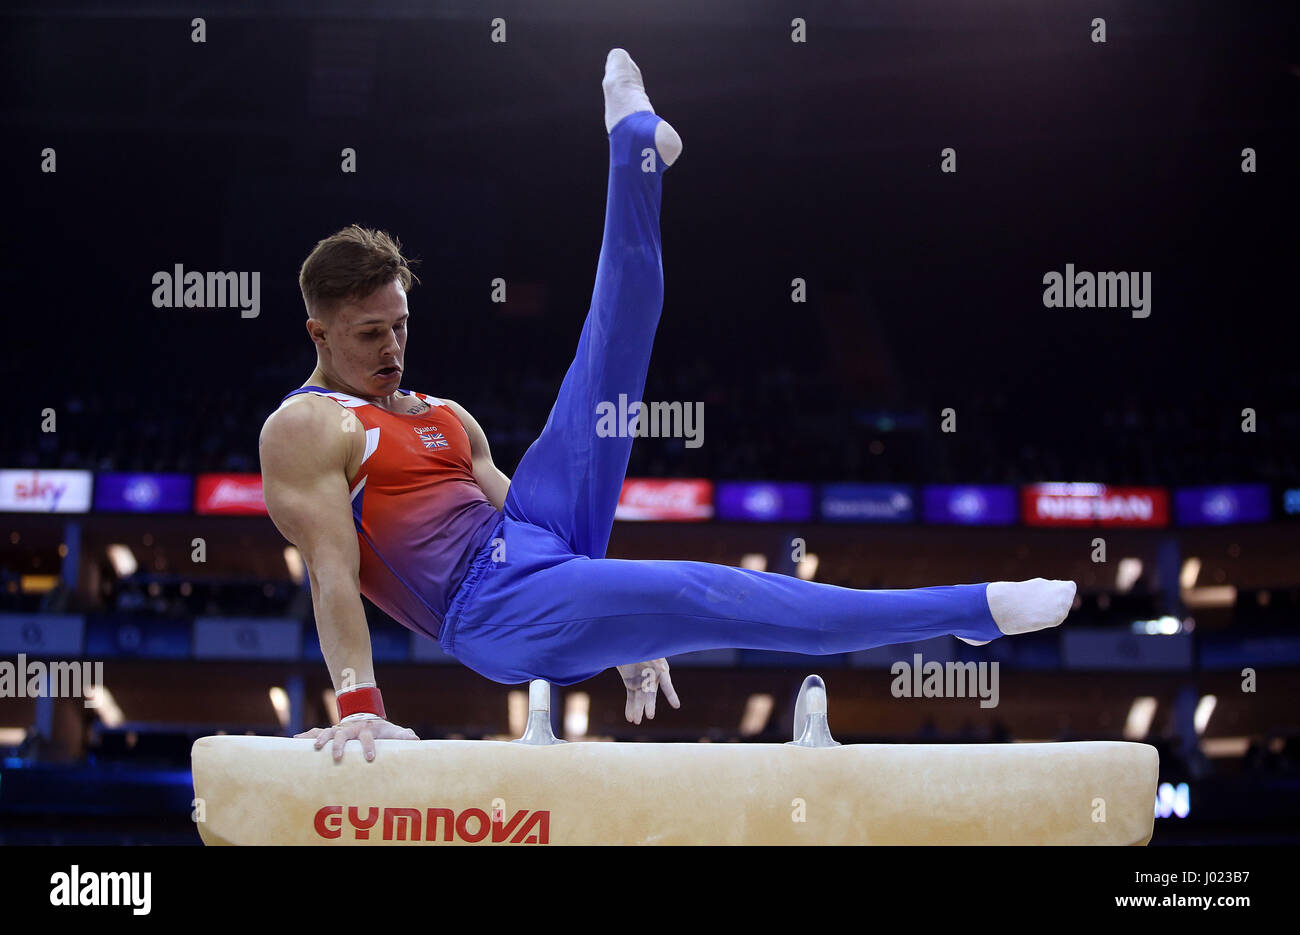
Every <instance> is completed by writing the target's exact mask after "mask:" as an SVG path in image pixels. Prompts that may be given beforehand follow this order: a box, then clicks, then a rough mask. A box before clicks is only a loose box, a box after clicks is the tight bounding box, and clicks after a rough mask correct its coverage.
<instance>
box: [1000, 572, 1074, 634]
mask: <svg viewBox="0 0 1300 935" xmlns="http://www.w3.org/2000/svg"><path fill="white" fill-rule="evenodd" d="M1075 590H1076V586H1075V583H1074V582H1073V581H1048V580H1047V579H1046V578H1033V579H1031V580H1029V581H993V582H990V583H989V586H988V591H987V597H988V602H989V613H991V614H992V615H993V622H994V623H996V624H997V625H998V629H999V630H1001V631H1002V632H1003V633H1005V634H1007V635H1008V636H1014V635H1015V634H1017V633H1029V632H1031V631H1033V630H1046V629H1047V628H1048V627H1056V626H1060V625H1061V623H1062V621H1064V620H1065V615H1066V614H1068V613H1069V612H1070V606H1071V605H1072V604H1073V603H1074V592H1075Z"/></svg>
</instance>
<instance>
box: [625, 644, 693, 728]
mask: <svg viewBox="0 0 1300 935" xmlns="http://www.w3.org/2000/svg"><path fill="white" fill-rule="evenodd" d="M618 674H619V675H621V676H623V685H624V687H625V688H627V706H626V707H625V708H624V709H623V716H624V717H626V718H627V719H628V721H629V722H630V723H632V724H640V723H641V715H642V713H644V714H645V716H646V717H648V718H650V719H651V720H654V716H655V699H656V698H657V697H658V694H659V687H660V686H663V690H664V697H665V698H667V699H668V703H669V704H671V705H672V706H673V707H674V708H680V707H681V706H682V703H681V702H680V701H678V700H677V692H675V691H674V690H673V680H672V677H671V676H669V674H668V660H667V659H652V660H651V661H649V662H635V663H632V664H630V665H625V666H619V667H618Z"/></svg>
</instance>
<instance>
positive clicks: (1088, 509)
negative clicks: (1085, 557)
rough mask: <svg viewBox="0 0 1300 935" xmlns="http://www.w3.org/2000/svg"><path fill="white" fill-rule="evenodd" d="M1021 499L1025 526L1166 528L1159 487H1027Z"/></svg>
mask: <svg viewBox="0 0 1300 935" xmlns="http://www.w3.org/2000/svg"><path fill="white" fill-rule="evenodd" d="M1021 496H1022V504H1023V507H1024V510H1023V512H1024V520H1025V524H1026V525H1028V526H1168V525H1169V493H1168V491H1166V490H1165V489H1164V488H1161V487H1110V486H1107V485H1106V484H1030V485H1028V486H1026V487H1024V488H1022V493H1021Z"/></svg>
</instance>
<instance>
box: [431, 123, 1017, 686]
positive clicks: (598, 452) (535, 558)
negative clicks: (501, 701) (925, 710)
mask: <svg viewBox="0 0 1300 935" xmlns="http://www.w3.org/2000/svg"><path fill="white" fill-rule="evenodd" d="M659 120H660V118H659V117H658V116H656V115H654V114H652V113H650V112H648V111H643V112H640V113H635V114H631V115H629V116H628V117H625V118H624V119H623V120H622V121H620V122H619V123H618V124H617V125H616V126H615V127H614V129H613V130H612V131H611V132H610V135H609V154H610V166H609V189H608V195H607V197H606V202H605V232H604V240H603V242H602V244H601V249H600V261H599V263H598V265H597V267H596V286H595V289H594V291H593V293H592V300H591V308H590V310H589V311H588V313H587V320H586V323H585V324H584V325H583V328H582V336H581V338H579V340H578V351H577V354H576V355H575V356H574V359H573V363H572V364H571V365H570V367H569V370H568V373H567V374H565V377H564V382H563V384H562V385H561V387H560V392H559V396H558V397H557V399H556V401H555V405H554V407H553V408H552V409H551V414H550V417H549V418H548V419H547V420H546V427H545V428H544V429H543V430H542V434H541V435H540V436H539V437H538V438H537V440H536V441H535V442H533V444H532V445H531V446H530V447H529V449H528V451H527V452H526V453H525V454H524V457H523V459H522V460H521V461H520V463H519V467H518V469H517V470H516V471H515V473H514V476H513V478H512V479H511V482H510V491H509V493H508V495H507V496H506V502H505V505H504V509H503V511H502V512H503V516H502V519H501V522H500V524H499V526H498V528H497V529H496V531H495V532H494V533H493V536H492V540H493V541H490V542H489V543H488V544H487V545H486V546H484V547H483V549H482V550H480V552H479V554H478V555H476V556H475V557H474V559H473V561H472V562H471V564H470V568H469V572H468V573H467V575H466V577H465V579H464V580H463V581H462V583H461V585H460V587H459V588H458V589H457V591H456V594H455V595H454V596H453V598H452V602H451V605H450V607H449V609H448V612H447V616H446V618H445V619H444V621H443V627H442V631H441V632H440V633H439V637H438V642H439V644H440V645H441V646H442V648H443V649H444V650H445V651H446V652H448V653H450V654H451V655H453V656H455V657H456V658H457V659H459V660H460V661H461V662H463V663H465V664H466V665H467V666H469V667H470V668H471V669H474V670H475V671H476V672H479V673H480V674H482V675H485V676H487V677H488V678H490V679H492V680H493V681H497V682H503V683H507V684H510V683H517V682H525V681H528V680H529V679H533V678H543V679H547V680H548V681H550V682H553V683H555V684H557V685H572V684H574V683H576V682H580V681H584V680H585V679H588V678H591V677H592V676H594V675H597V674H598V673H600V672H602V671H604V670H605V669H608V668H610V667H611V666H616V665H623V664H625V663H635V662H643V661H645V660H648V659H657V658H659V657H661V656H672V655H674V654H677V653H684V652H691V651H694V650H701V649H725V648H737V649H766V650H781V651H785V652H795V653H807V654H815V655H821V654H827V653H842V652H850V651H853V650H859V649H870V648H871V647H873V646H883V645H886V644H889V643H899V642H907V641H911V640H923V639H928V638H930V637H935V636H942V635H945V634H953V635H956V636H965V637H968V638H970V639H975V640H992V639H997V638H998V637H1000V636H1001V635H1002V632H1001V631H1000V630H999V629H998V628H997V625H996V624H995V623H994V622H993V617H992V615H991V614H990V613H989V608H988V602H987V599H986V598H985V589H986V587H987V585H985V584H968V585H954V586H950V587H934V588H917V589H914V590H902V591H859V590H855V589H852V588H840V587H834V586H832V585H827V584H817V583H814V582H810V581H803V580H800V579H798V578H792V577H789V576H786V575H778V574H771V573H768V572H758V571H747V570H744V569H740V568H732V567H729V566H725V565H712V564H708V563H705V562H671V561H625V560H618V559H607V558H605V557H604V556H605V549H606V547H607V545H608V544H609V535H610V530H611V528H612V527H613V523H614V509H615V507H616V506H617V504H618V498H619V493H620V491H621V490H622V486H623V479H624V475H625V474H626V472H627V463H628V458H629V456H630V454H631V450H632V442H633V438H632V437H631V435H630V433H619V434H620V435H626V436H627V437H618V436H617V435H610V434H609V433H604V435H603V436H602V435H601V434H598V433H597V422H598V416H597V406H598V404H600V403H602V402H607V403H613V404H614V405H615V406H616V407H617V405H618V399H619V394H626V397H627V399H628V400H640V399H641V396H642V393H643V392H644V389H645V379H646V371H647V369H648V367H649V364H650V351H651V348H652V346H653V344H654V335H655V329H656V328H657V326H658V324H659V313H660V311H661V309H662V308H663V297H664V285H663V284H664V279H663V265H662V255H661V247H660V239H659V204H660V197H661V194H662V182H663V172H664V169H665V167H664V165H663V162H662V160H661V159H660V158H659V154H658V151H657V150H656V149H655V145H654V131H655V127H656V126H657V125H658V123H659Z"/></svg>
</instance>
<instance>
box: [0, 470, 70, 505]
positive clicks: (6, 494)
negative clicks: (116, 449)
mask: <svg viewBox="0 0 1300 935" xmlns="http://www.w3.org/2000/svg"><path fill="white" fill-rule="evenodd" d="M90 487H91V474H90V472H89V471H0V513H3V512H7V513H86V512H89V510H90Z"/></svg>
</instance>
